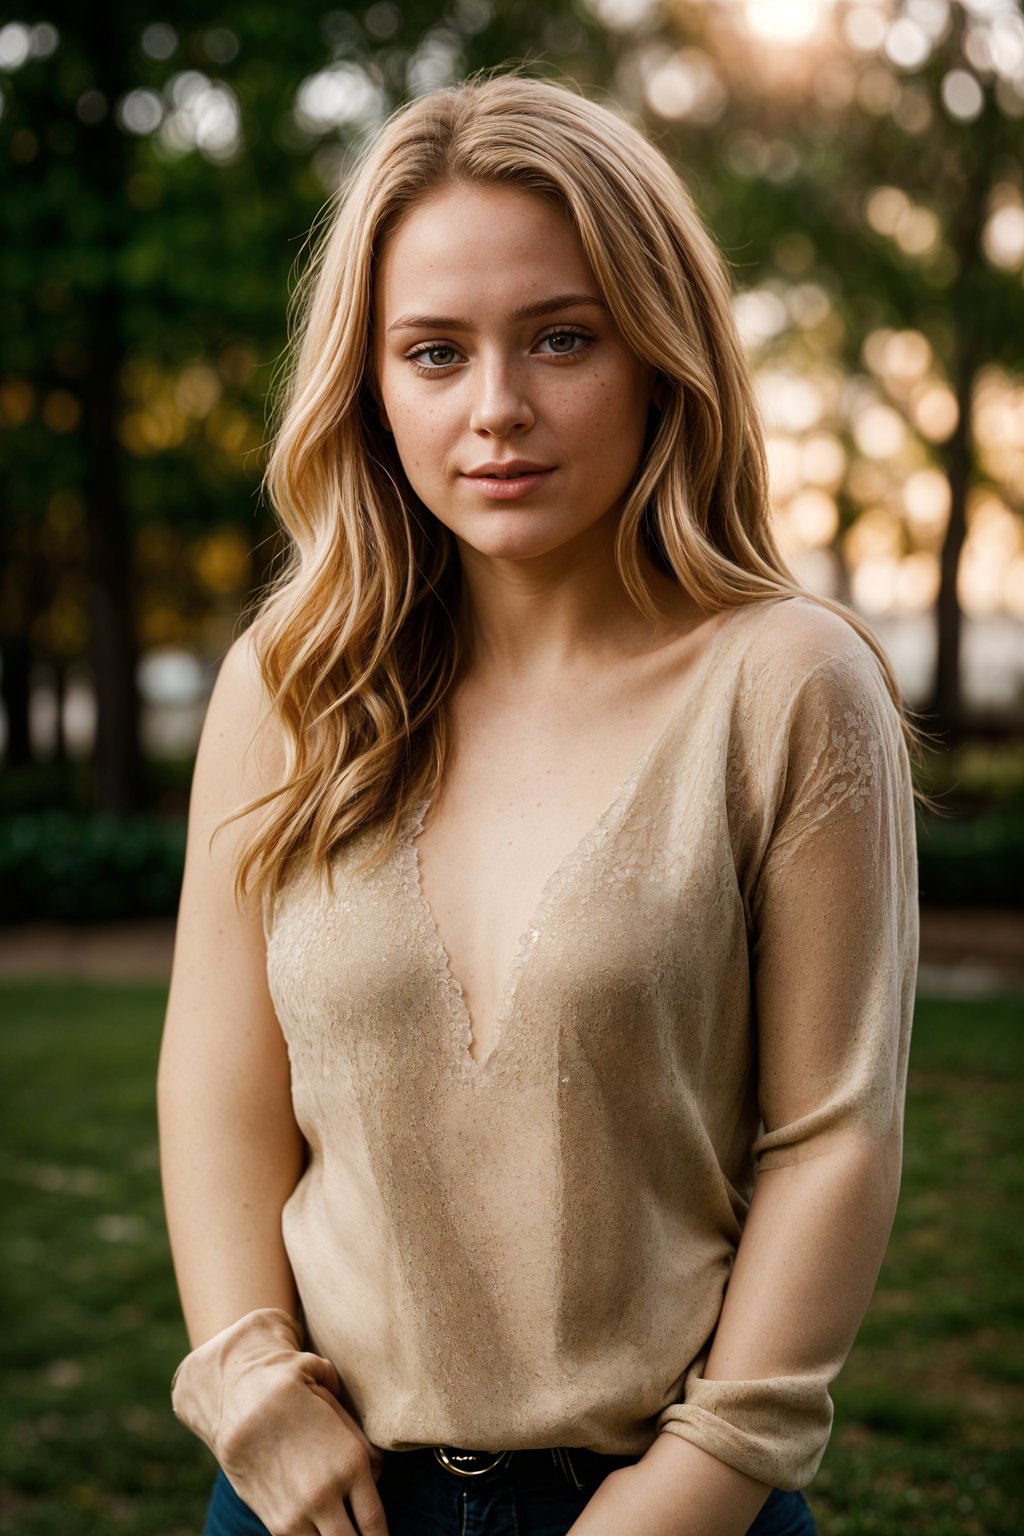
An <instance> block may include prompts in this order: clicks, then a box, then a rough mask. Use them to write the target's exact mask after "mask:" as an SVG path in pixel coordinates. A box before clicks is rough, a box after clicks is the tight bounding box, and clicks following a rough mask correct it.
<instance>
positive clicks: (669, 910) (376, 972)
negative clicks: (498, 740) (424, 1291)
mask: <svg viewBox="0 0 1024 1536" xmlns="http://www.w3.org/2000/svg"><path fill="white" fill-rule="evenodd" d="M670 736H671V737H672V739H671V740H670V739H669V738H668V737H664V736H663V737H662V738H661V739H660V740H659V742H658V743H656V744H655V745H654V747H653V748H652V750H651V751H648V752H646V753H645V754H644V755H643V757H642V758H641V760H640V761H639V762H634V763H633V764H632V765H630V764H626V773H625V777H624V778H622V779H621V781H620V782H619V784H618V785H617V786H616V785H612V786H610V788H609V787H608V786H607V784H606V783H605V784H602V785H601V787H600V792H599V793H597V792H596V791H595V792H593V793H592V798H591V799H590V800H588V801H584V802H583V803H582V804H580V802H579V801H577V802H576V813H577V814H576V819H575V820H574V821H573V820H566V818H565V816H564V815H556V814H555V812H554V806H555V805H556V803H557V802H556V800H555V797H554V796H553V795H552V796H551V797H550V798H549V801H548V810H549V812H550V819H547V818H546V817H545V815H544V814H543V812H544V809H545V807H544V806H543V805H541V806H540V807H538V805H537V803H536V801H537V800H538V799H539V798H540V797H539V796H537V795H535V796H534V799H533V802H532V803H531V802H530V800H528V799H527V798H526V796H521V797H520V798H519V799H518V800H517V801H516V800H513V799H512V797H511V794H509V797H508V805H509V806H513V805H514V806H515V807H516V810H517V811H518V813H519V820H518V821H517V820H516V818H515V817H510V816H509V814H508V810H507V809H506V814H505V816H504V817H503V818H495V820H494V821H493V822H490V821H489V820H488V819H486V818H482V819H479V820H478V821H477V822H476V823H475V826H474V828H473V830H472V832H470V830H469V829H468V827H467V828H466V829H464V832H463V837H462V838H461V839H460V837H459V836H458V835H457V834H458V832H459V830H460V829H459V824H458V819H457V818H455V817H452V818H451V821H450V824H449V825H448V826H447V827H445V823H443V822H440V823H438V824H437V827H438V828H445V833H446V836H450V837H451V838H452V842H451V843H450V845H449V844H448V843H446V841H445V840H444V839H442V837H441V836H440V831H439V832H438V836H437V838H436V839H435V840H434V841H433V842H432V843H431V847H430V852H431V854H436V858H435V860H434V862H433V864H432V865H431V873H432V874H433V875H434V877H435V882H436V883H435V884H434V885H431V886H429V887H428V886H426V885H425V884H424V883H423V881H422V878H421V876H422V874H423V873H424V871H421V869H420V867H419V855H420V850H419V847H418V845H419V843H420V841H421V839H422V837H423V835H424V817H425V812H426V809H427V806H426V803H425V802H421V803H420V805H419V806H417V807H415V808H414V809H413V811H412V813H411V814H410V815H409V816H408V817H407V818H406V822H405V825H404V829H403V835H402V837H401V839H400V841H399V844H398V846H397V847H396V849H395V851H394V854H393V855H392V856H389V857H388V859H386V860H385V861H384V862H383V864H381V865H379V866H378V867H377V868H376V869H372V870H368V871H360V870H359V869H358V867H357V865H358V862H359V859H360V858H361V857H362V856H363V855H364V854H365V852H366V851H367V850H366V848H364V847H362V846H361V842H362V840H361V839H357V840H356V844H355V845H354V846H353V847H352V848H351V849H347V850H343V851H342V854H341V856H340V857H339V859H338V860H337V863H336V867H335V891H334V894H333V896H332V895H331V894H330V893H329V892H328V890H327V889H326V887H325V886H323V885H321V884H319V883H318V882H316V881H315V880H314V879H312V878H310V879H304V880H303V881H302V882H300V883H299V884H297V885H296V887H295V888H294V889H289V890H288V891H286V893H285V898H284V900H283V901H282V903H281V906H280V908H279V911H278V915H277V919H276V922H275V926H274V930H273V932H272V934H271V940H270V945H269V948H268V975H269V979H270V982H271V990H272V993H273V995H274V1000H275V1003H276V1005H277V1008H278V1013H279V1017H280V1018H281V1022H282V1027H283V1028H284V1030H285V1034H286V1036H288V1039H289V1045H290V1047H291V1048H292V1050H293V1053H297V1054H298V1055H299V1056H301V1057H302V1058H303V1060H304V1062H305V1064H306V1065H307V1066H312V1067H314V1068H319V1067H322V1068H323V1069H324V1070H329V1071H330V1072H331V1074H332V1075H334V1074H336V1073H337V1071H338V1070H339V1069H341V1070H345V1071H348V1070H349V1068H351V1070H352V1072H353V1073H355V1074H356V1075H357V1076H362V1077H364V1078H365V1079H366V1081H368V1082H376V1083H378V1084H379V1083H380V1081H381V1080H382V1078H384V1077H389V1078H393V1079H396V1080H397V1079H398V1078H401V1079H402V1080H406V1079H407V1078H409V1076H410V1075H412V1077H413V1079H416V1077H417V1076H418V1080H419V1081H420V1083H421V1085H422V1083H423V1082H424V1074H426V1075H427V1076H429V1075H430V1074H431V1073H432V1072H439V1073H440V1074H441V1079H443V1078H444V1077H445V1076H449V1077H454V1078H456V1079H461V1080H462V1081H463V1082H468V1083H470V1084H475V1085H482V1084H485V1083H486V1082H488V1081H490V1082H494V1081H496V1080H498V1079H500V1078H501V1077H503V1076H505V1075H507V1074H509V1073H511V1074H512V1079H513V1080H517V1079H519V1078H520V1077H521V1075H522V1074H524V1073H525V1074H527V1075H528V1074H529V1072H530V1071H533V1070H536V1071H537V1072H539V1073H541V1074H543V1072H545V1071H547V1070H550V1069H551V1062H552V1061H553V1060H554V1059H556V1058H557V1057H558V1056H559V1055H560V1054H561V1053H563V1052H564V1051H565V1050H567V1049H572V1050H579V1051H582V1052H583V1054H584V1055H585V1056H586V1058H587V1059H588V1061H590V1062H591V1063H599V1064H601V1067H600V1070H602V1071H603V1072H606V1073H607V1074H609V1077H613V1076H614V1073H615V1071H616V1066H615V1063H616V1060H617V1059H619V1060H620V1061H621V1054H622V1051H623V1048H624V1040H625V1039H626V1038H628V1039H629V1040H630V1042H631V1045H630V1049H631V1050H632V1051H633V1052H634V1053H636V1052H640V1053H642V1052H643V1050H644V1048H645V1047H644V1036H645V1032H646V1036H647V1037H648V1044H649V1045H650V1047H651V1049H655V1047H656V1044H657V1042H664V1041H671V1040H672V1039H673V1037H675V1036H676V1034H677V1023H674V1022H673V1021H674V1020H675V1021H678V1020H679V1019H680V1018H681V1016H682V1015H683V1014H685V1013H686V1012H687V1011H688V1010H690V1011H694V1010H695V1011H696V1012H697V1013H700V1012H701V1011H702V1010H703V1009H704V1008H705V1005H706V1003H707V1002H708V1000H709V999H710V1000H712V1002H713V999H714V997H715V990H716V987H717V986H718V985H719V979H720V977H721V975H722V974H723V973H728V974H731V975H735V974H737V972H740V973H743V974H745V966H744V965H742V964H739V965H738V962H739V961H742V959H743V955H742V949H743V945H744V943H745V935H744V929H743V913H742V902H741V901H740V898H739V895H738V891H737V885H736V875H735V869H734V867H733V862H732V856H731V850H730V844H729V831H728V825H727V817H726V808H725V804H724V793H723V780H722V775H721V772H720V768H719V765H718V763H717V754H716V752H715V751H713V750H711V749H710V746H709V745H708V744H707V743H705V744H704V746H703V747H702V746H701V745H700V744H699V743H697V742H696V740H695V739H691V740H690V741H689V743H687V744H685V745H682V744H680V743H678V742H677V741H676V740H675V739H674V737H675V732H674V731H673V732H672V733H670ZM616 769H617V771H621V769H620V768H619V765H616ZM551 777H552V779H557V780H559V782H560V783H561V785H562V786H563V792H564V793H566V794H567V795H569V797H570V798H571V792H572V789H573V787H574V786H573V781H572V780H571V778H570V777H569V776H559V775H557V774H556V773H555V772H554V770H553V772H552V775H551ZM575 787H576V788H577V791H578V792H581V791H582V786H580V785H577V786H575ZM602 799H603V804H602V803H601V800H602ZM520 825H521V829H522V830H521V831H520V832H519V834H518V836H517V835H516V829H517V827H518V826H520ZM446 851H447V853H448V855H449V857H448V860H447V861H446V860H445V853H446ZM460 872H461V876H460ZM460 877H461V878H464V880H465V882H466V886H467V893H466V894H465V895H464V896H460V894H459V890H458V886H459V881H460ZM428 897H429V899H428ZM435 901H436V902H438V903H439V904H441V905H440V913H441V914H443V915H442V917H441V920H440V921H439V910H438V908H435V907H434V906H433V902H435ZM570 1043H571V1044H570ZM677 1044H678V1046H679V1047H680V1048H681V1049H682V1050H684V1051H686V1050H690V1049H693V1050H700V1049H702V1047H701V1046H700V1042H699V1040H698V1035H697V1033H694V1032H693V1031H691V1030H689V1029H688V1028H681V1029H678V1039H677ZM657 1048H658V1049H660V1045H658V1046H657ZM545 1061H546V1062H547V1064H548V1065H547V1067H545V1066H544V1062H545ZM343 1062H345V1063H348V1065H347V1066H345V1067H344V1068H341V1063H343Z"/></svg>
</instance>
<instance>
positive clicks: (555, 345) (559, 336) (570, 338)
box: [540, 330, 594, 358]
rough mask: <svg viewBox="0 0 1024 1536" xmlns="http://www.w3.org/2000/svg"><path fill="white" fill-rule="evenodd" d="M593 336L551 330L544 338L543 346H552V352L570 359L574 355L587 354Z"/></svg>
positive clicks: (579, 332) (576, 332)
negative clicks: (578, 353)
mask: <svg viewBox="0 0 1024 1536" xmlns="http://www.w3.org/2000/svg"><path fill="white" fill-rule="evenodd" d="M593 339H594V338H593V336H588V335H586V333H585V332H582V330H550V332H548V333H547V336H542V338H540V341H542V344H545V346H547V344H550V347H551V352H550V353H548V355H551V353H553V355H554V356H559V358H570V356H573V355H574V353H577V352H585V350H586V347H588V346H590V343H591V341H593Z"/></svg>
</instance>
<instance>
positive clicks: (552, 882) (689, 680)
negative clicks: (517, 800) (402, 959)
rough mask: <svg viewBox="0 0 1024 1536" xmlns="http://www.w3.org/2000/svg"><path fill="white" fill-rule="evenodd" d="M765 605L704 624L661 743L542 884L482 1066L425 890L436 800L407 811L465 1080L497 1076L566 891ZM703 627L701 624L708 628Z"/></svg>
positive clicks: (415, 876)
mask: <svg viewBox="0 0 1024 1536" xmlns="http://www.w3.org/2000/svg"><path fill="white" fill-rule="evenodd" d="M764 606H766V605H765V604H762V603H757V604H744V605H743V608H742V609H736V608H729V609H721V610H719V614H718V615H717V616H712V618H711V619H709V620H707V621H705V622H706V623H714V620H715V617H718V618H719V620H720V622H719V626H718V630H717V632H716V633H714V634H712V635H711V637H710V639H709V640H708V641H707V643H706V645H705V647H704V649H703V651H702V652H701V653H700V655H699V656H698V658H697V659H696V661H694V663H693V664H692V666H691V667H689V668H688V669H687V672H686V681H685V683H684V684H683V685H682V694H683V697H682V698H681V700H680V701H679V702H678V703H677V704H676V706H675V707H674V708H673V710H672V712H671V714H670V715H669V717H668V720H667V721H666V723H665V724H664V725H663V726H662V728H661V729H660V730H659V731H658V733H657V735H656V736H655V737H654V740H653V741H651V742H650V743H649V745H648V746H647V747H645V749H644V750H643V752H642V753H641V754H640V756H639V757H638V758H636V759H635V761H634V763H633V767H632V768H631V769H630V771H629V774H628V775H627V776H626V778H624V779H623V780H622V781H621V782H620V784H619V785H618V787H617V789H616V790H615V792H614V794H613V795H612V798H611V800H610V801H609V802H608V804H607V805H606V806H605V808H604V810H603V811H602V812H601V813H600V815H599V816H598V817H597V819H596V820H595V821H593V822H591V823H590V825H589V826H588V827H587V828H586V829H585V831H584V832H583V833H582V834H581V835H580V837H579V838H578V839H577V841H576V842H575V843H574V844H573V846H572V847H571V848H570V849H569V851H568V852H567V853H566V854H564V855H563V857H562V858H561V859H560V860H559V861H558V863H557V864H556V865H555V867H554V869H552V871H551V873H550V874H549V875H548V877H547V879H546V880H545V881H544V884H543V885H542V886H541V889H540V895H539V896H538V898H537V901H536V903H535V905H534V909H533V912H532V914H531V916H530V918H529V921H528V922H527V925H526V927H525V928H524V930H523V932H522V933H521V934H520V936H519V939H518V941H517V943H516V947H515V949H514V951H513V954H512V958H511V960H510V961H509V963H508V966H507V967H506V969H505V977H504V983H503V986H502V990H501V996H500V1001H499V1004H498V1009H497V1012H496V1013H495V1015H494V1020H493V1023H492V1026H491V1047H490V1049H489V1051H488V1052H487V1055H486V1056H484V1057H482V1058H481V1059H480V1060H479V1061H478V1060H477V1059H476V1058H475V1057H474V1056H473V1055H472V1054H471V1046H472V1045H473V1043H474V1040H475V1038H476V1037H475V1034H474V1025H473V1019H472V1016H471V1014H470V1011H469V1007H468V1004H467V1002H466V996H465V992H464V991H463V987H462V983H461V982H460V981H459V978H458V977H457V976H456V975H455V972H454V971H453V969H452V965H451V960H450V957H449V955H448V949H447V946H446V944H445V942H444V939H443V938H442V936H441V930H440V928H439V927H438V924H437V920H436V918H435V916H434V911H433V908H432V907H431V905H430V902H429V901H428V900H427V895H426V892H425V891H424V889H423V880H422V875H421V870H420V859H419V848H418V846H417V839H418V837H419V835H420V833H421V831H422V830H423V823H424V820H425V818H426V814H427V811H428V810H429V808H430V805H431V799H432V797H431V796H430V795H423V796H422V797H421V798H420V799H419V800H418V801H417V802H416V803H415V804H414V805H413V806H412V807H411V809H410V810H409V812H408V813H407V817H406V826H405V831H404V835H403V837H402V839H401V847H402V853H403V857H404V859H405V862H406V871H405V872H406V877H407V880H406V883H407V888H408V890H409V893H410V896H411V898H412V903H413V906H414V908H415V910H416V913H417V916H418V919H419V927H420V932H421V937H422V940H423V943H424V945H425V947H426V950H427V952H428V953H429V954H430V956H431V957H432V959H433V961H434V964H435V968H436V971H437V974H438V976H439V979H440V980H441V981H442V983H443V987H444V992H445V1002H446V1004H447V1014H448V1019H449V1022H450V1024H451V1027H452V1035H453V1040H454V1044H455V1051H456V1057H457V1061H458V1064H459V1067H460V1070H461V1074H462V1076H463V1078H464V1079H466V1080H468V1081H471V1082H476V1083H480V1082H483V1081H486V1080H488V1079H489V1077H490V1076H491V1073H492V1068H493V1064H494V1063H495V1062H496V1061H497V1060H499V1059H500V1058H501V1057H502V1056H503V1055H504V1052H505V1043H506V1037H507V1036H508V1033H509V1030H508V1025H509V1020H510V1018H511V1016H512V1012H513V1009H514V1006H515V1003H516V999H517V997H518V995H519V992H520V985H521V981H522V977H523V973H524V972H525V971H526V970H527V968H528V966H529V962H530V958H531V956H532V954H533V951H534V948H535V946H536V944H537V942H538V941H539V939H540V937H541V935H542V933H543V932H544V931H545V930H546V928H547V926H548V923H549V920H550V918H551V916H552V913H553V911H554V909H555V907H556V906H557V904H558V902H559V901H560V900H561V899H562V898H563V897H564V895H565V893H566V891H567V890H569V889H571V885H572V880H571V878H570V876H573V875H575V874H576V873H577V872H578V870H579V868H580V867H581V866H582V865H583V864H585V863H586V861H587V860H588V858H589V857H590V855H591V853H592V851H593V848H594V845H595V844H599V843H600V841H601V840H602V837H603V835H604V834H605V832H606V830H607V828H608V826H609V823H610V822H611V821H612V820H613V819H614V818H615V816H616V815H617V814H618V813H619V812H620V811H621V810H622V809H623V808H624V807H625V806H626V805H627V804H628V802H629V801H630V800H631V799H632V797H633V795H634V794H635V792H636V790H637V788H638V787H639V785H640V782H641V780H642V779H643V776H644V774H645V773H646V771H647V769H648V767H649V766H650V764H651V763H652V761H653V760H654V759H655V757H656V756H657V754H658V752H659V751H660V749H661V747H662V746H663V745H664V743H665V742H666V741H667V740H668V738H669V736H670V735H671V733H672V731H673V730H674V728H675V727H676V725H677V724H678V722H679V721H680V719H681V718H682V716H683V715H684V714H685V712H686V710H687V709H688V708H689V707H690V704H691V702H692V699H693V683H694V680H695V678H697V677H698V676H699V674H700V673H701V672H702V670H703V669H704V667H705V666H706V665H707V662H708V660H709V659H710V656H711V655H712V653H713V652H714V651H715V649H716V647H717V643H718V641H719V640H720V638H721V636H722V634H723V633H726V632H729V631H730V627H731V626H730V624H729V622H728V619H729V616H730V615H733V616H734V615H735V614H737V613H738V612H740V611H745V610H746V609H747V608H751V607H757V608H762V607H764ZM703 627H704V626H703V625H702V626H701V628H703Z"/></svg>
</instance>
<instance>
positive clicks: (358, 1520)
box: [348, 1472, 388, 1536]
mask: <svg viewBox="0 0 1024 1536" xmlns="http://www.w3.org/2000/svg"><path fill="white" fill-rule="evenodd" d="M348 1502H349V1505H350V1506H351V1509H352V1518H353V1520H354V1521H355V1526H356V1530H357V1531H358V1532H359V1536H387V1530H388V1522H387V1516H386V1515H385V1513H384V1505H383V1503H382V1501H381V1496H380V1494H379V1493H378V1492H377V1484H376V1482H375V1480H374V1477H373V1474H372V1472H370V1473H367V1472H363V1473H360V1475H359V1476H358V1477H357V1478H355V1479H354V1480H353V1483H352V1486H351V1488H350V1489H349V1491H348Z"/></svg>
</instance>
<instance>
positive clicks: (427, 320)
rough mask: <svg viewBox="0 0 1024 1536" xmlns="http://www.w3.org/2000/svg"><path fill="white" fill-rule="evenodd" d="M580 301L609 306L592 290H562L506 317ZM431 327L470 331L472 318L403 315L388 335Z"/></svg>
mask: <svg viewBox="0 0 1024 1536" xmlns="http://www.w3.org/2000/svg"><path fill="white" fill-rule="evenodd" d="M577 304H593V305H594V306H596V308H598V309H605V308H606V307H607V306H606V305H605V302H604V300H603V299H599V298H598V297H597V296H596V295H595V294H592V293H560V294H558V295H557V296H556V297H555V298H553V299H541V300H540V301H539V302H538V303H536V304H523V305H521V306H520V308H519V309H512V310H509V312H508V314H507V315H506V317H505V318H506V319H507V320H508V322H509V324H510V325H517V324H518V323H519V321H520V320H536V319H537V318H538V317H539V316H540V315H550V314H552V313H553V312H554V311H555V310H557V309H572V308H573V307H574V306H575V305H577ZM430 330H445V331H471V330H473V322H472V321H471V320H463V319H461V318H460V317H459V316H457V315H401V316H399V318H398V319H397V320H396V321H394V323H393V324H392V325H389V326H388V334H389V335H390V334H391V332H392V331H430Z"/></svg>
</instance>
